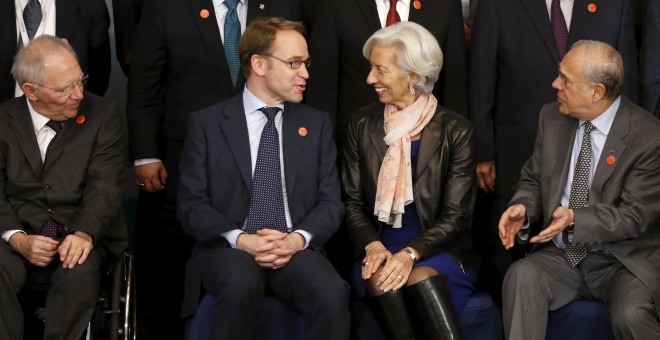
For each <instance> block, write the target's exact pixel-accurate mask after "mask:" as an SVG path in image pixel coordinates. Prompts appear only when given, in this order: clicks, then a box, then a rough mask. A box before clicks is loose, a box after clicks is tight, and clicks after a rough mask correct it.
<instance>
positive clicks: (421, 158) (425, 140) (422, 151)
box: [414, 111, 444, 178]
mask: <svg viewBox="0 0 660 340" xmlns="http://www.w3.org/2000/svg"><path fill="white" fill-rule="evenodd" d="M438 114H439V111H436V112H435V113H434V117H433V118H432V119H431V121H430V122H429V124H428V126H426V127H425V128H424V130H423V132H422V138H421V141H420V144H419V153H418V154H417V171H416V172H415V177H414V178H419V176H421V175H422V173H423V172H424V169H425V168H426V166H427V165H428V164H429V162H430V161H431V158H433V155H434V154H435V152H436V150H437V149H438V147H440V144H441V143H440V141H442V139H443V134H444V129H443V128H442V126H440V122H439V121H438V117H439V116H438Z"/></svg>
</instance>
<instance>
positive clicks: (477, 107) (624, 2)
mask: <svg viewBox="0 0 660 340" xmlns="http://www.w3.org/2000/svg"><path fill="white" fill-rule="evenodd" d="M553 3H555V4H556V6H557V7H556V9H557V10H558V11H557V12H555V13H556V16H557V17H558V18H557V20H556V23H555V25H556V26H557V27H560V26H561V25H560V22H561V20H562V19H563V20H564V24H563V27H562V28H563V29H564V32H565V34H566V36H563V39H565V40H564V41H563V43H562V44H560V45H561V46H562V48H561V49H562V51H560V50H559V48H558V47H557V46H558V43H557V41H561V39H562V35H561V34H557V40H555V35H554V34H553V28H552V27H553V26H552V23H551V16H552V15H551V12H552V4H553ZM633 21H634V20H633V14H632V5H631V0H614V1H607V2H598V1H590V0H575V1H572V0H561V1H559V0H546V1H543V0H480V1H479V3H478V5H477V12H476V15H475V21H474V25H473V31H472V42H471V43H470V56H469V79H470V81H469V84H470V85H469V86H470V90H469V93H470V120H471V121H472V123H473V124H474V128H475V136H476V140H477V180H478V185H479V187H480V188H481V189H482V190H483V191H484V192H486V193H491V192H494V195H495V197H494V203H493V204H492V210H493V211H492V214H488V212H487V211H485V212H483V214H482V216H483V215H486V216H488V215H492V218H490V219H489V220H488V221H485V222H481V223H475V224H473V234H474V235H488V237H489V241H488V244H490V249H484V248H482V249H481V250H482V251H483V253H484V254H487V256H486V257H487V258H490V259H493V260H492V262H493V263H494V265H495V266H496V267H497V268H496V269H494V270H493V275H491V277H489V278H491V279H492V280H493V282H492V283H490V284H491V286H492V287H493V289H490V290H489V291H490V292H491V293H495V290H496V291H499V289H500V286H501V278H502V276H503V275H504V273H505V272H506V268H507V267H508V265H509V264H510V263H511V258H510V254H505V253H504V252H503V251H502V248H501V247H500V246H499V241H498V237H497V233H496V230H497V227H496V226H497V220H498V219H499V216H500V215H501V214H502V212H503V211H504V210H505V209H506V205H507V202H508V200H509V199H510V198H511V193H512V189H513V186H514V185H515V183H516V181H517V180H518V178H519V176H520V169H521V168H522V166H523V164H524V162H525V160H527V158H528V157H529V156H530V155H531V154H532V149H533V145H534V137H535V132H536V127H537V123H538V112H539V110H540V109H541V106H542V105H543V104H545V103H548V102H550V101H553V100H554V99H555V98H556V94H555V92H554V91H553V90H552V87H551V86H550V83H552V80H553V79H554V78H555V77H556V76H557V65H558V64H559V62H560V61H561V57H560V54H563V53H565V51H566V48H567V47H568V46H570V45H571V44H572V43H573V42H575V41H578V40H580V39H594V40H599V41H603V42H607V43H608V44H610V45H612V46H614V47H615V48H616V49H617V50H619V52H620V53H621V55H622V57H623V62H624V65H625V71H626V76H625V85H624V90H623V91H624V93H625V94H626V95H627V96H628V98H630V99H631V100H633V101H635V100H636V98H637V96H636V93H637V66H636V64H637V62H636V60H637V59H636V48H635V35H634V34H635V32H634V23H633ZM483 198H484V196H483V195H479V198H478V199H477V206H483V203H482V202H483ZM488 265H489V262H487V261H484V266H488ZM487 271H488V270H486V269H485V268H484V269H483V270H482V272H487ZM496 276H499V277H496Z"/></svg>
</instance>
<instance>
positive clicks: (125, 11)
mask: <svg viewBox="0 0 660 340" xmlns="http://www.w3.org/2000/svg"><path fill="white" fill-rule="evenodd" d="M143 4H144V0H112V17H113V19H114V24H115V46H116V47H117V48H116V54H117V61H118V62H119V65H120V66H121V70H122V71H123V72H124V75H126V76H127V77H128V74H129V66H130V64H131V55H132V51H133V41H134V39H135V32H136V31H137V26H138V23H139V22H140V18H141V17H142V5H143Z"/></svg>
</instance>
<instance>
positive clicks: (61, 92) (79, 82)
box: [35, 74, 89, 97]
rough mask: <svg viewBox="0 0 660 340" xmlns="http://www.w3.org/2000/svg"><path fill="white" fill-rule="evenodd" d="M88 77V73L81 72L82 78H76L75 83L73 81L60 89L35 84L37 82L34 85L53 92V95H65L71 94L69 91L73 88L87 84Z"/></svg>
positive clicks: (71, 91)
mask: <svg viewBox="0 0 660 340" xmlns="http://www.w3.org/2000/svg"><path fill="white" fill-rule="evenodd" d="M88 79H89V75H88V74H83V76H82V78H80V79H78V80H76V82H75V83H73V84H71V85H69V86H67V87H64V88H61V89H54V88H52V87H48V86H46V85H43V84H37V83H35V85H39V86H43V87H45V88H47V89H49V90H51V91H53V92H55V95H57V96H58V97H65V96H68V95H71V93H73V91H74V90H75V88H77V87H79V86H80V87H83V86H85V84H87V80H88Z"/></svg>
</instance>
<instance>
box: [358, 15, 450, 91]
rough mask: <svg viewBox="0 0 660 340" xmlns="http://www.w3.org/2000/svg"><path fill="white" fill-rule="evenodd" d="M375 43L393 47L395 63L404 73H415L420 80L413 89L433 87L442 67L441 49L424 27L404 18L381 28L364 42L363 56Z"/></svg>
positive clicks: (366, 54)
mask: <svg viewBox="0 0 660 340" xmlns="http://www.w3.org/2000/svg"><path fill="white" fill-rule="evenodd" d="M376 46H380V47H393V48H395V49H396V50H397V53H396V56H397V58H396V63H397V65H399V67H401V69H403V70H404V71H405V72H406V73H408V74H410V73H415V74H417V75H419V77H420V80H419V82H418V83H417V85H416V86H415V87H416V88H417V90H419V91H420V92H422V93H424V94H429V93H431V91H433V85H435V82H436V81H437V80H438V76H439V74H440V70H441V69H442V61H443V60H442V50H441V49H440V45H438V41H437V40H436V39H435V37H434V36H433V35H432V34H431V33H429V31H427V30H426V29H425V28H424V27H422V26H421V25H419V24H416V23H414V22H409V21H408V22H400V23H397V24H395V25H392V26H388V27H385V28H382V29H380V30H378V31H376V33H374V34H373V35H372V36H371V37H370V38H369V39H368V40H367V42H366V43H365V44H364V47H363V48H362V54H363V55H364V57H365V58H367V59H369V58H370V57H371V51H372V50H373V49H374V47H376Z"/></svg>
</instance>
